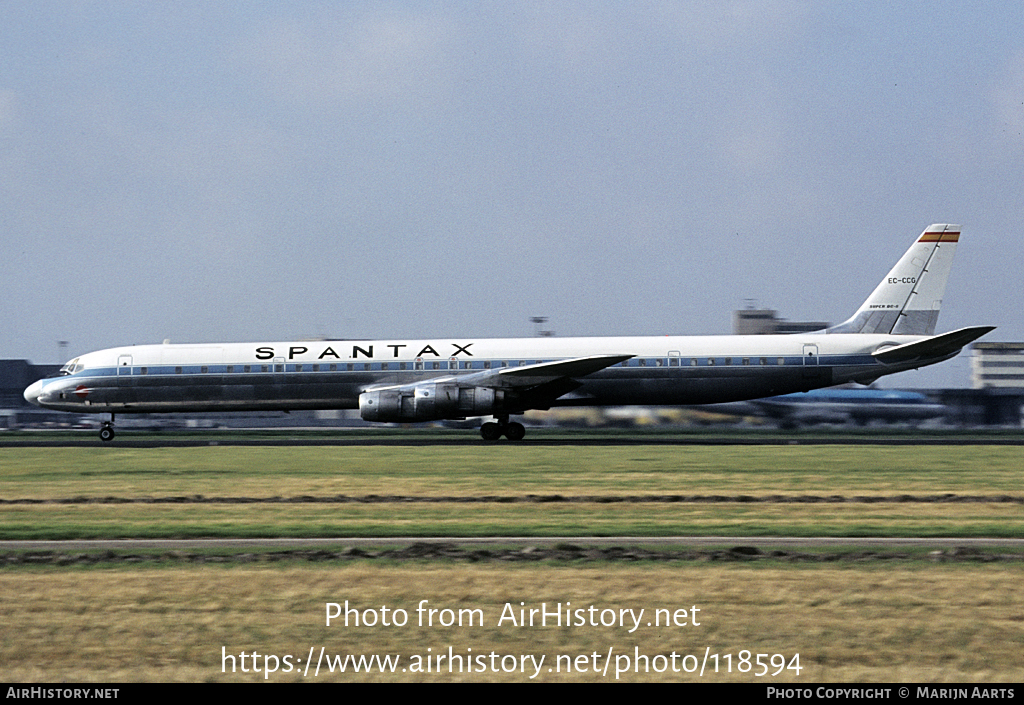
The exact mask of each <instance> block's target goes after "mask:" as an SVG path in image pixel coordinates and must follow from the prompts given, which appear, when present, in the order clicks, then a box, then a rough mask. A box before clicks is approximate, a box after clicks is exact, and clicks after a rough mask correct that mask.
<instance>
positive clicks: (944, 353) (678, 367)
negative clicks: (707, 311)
mask: <svg viewBox="0 0 1024 705" xmlns="http://www.w3.org/2000/svg"><path fill="white" fill-rule="evenodd" d="M959 239H960V226H958V225H949V224H935V225H931V226H929V227H928V228H927V229H925V231H924V232H923V233H922V234H921V235H920V236H919V237H918V238H917V239H916V240H915V241H914V243H913V244H912V245H911V246H910V249H909V250H907V252H906V254H904V255H903V257H902V258H900V260H899V261H898V262H897V263H896V265H895V266H894V267H893V268H892V270H891V271H890V272H889V274H888V275H887V276H886V277H885V278H884V279H882V281H881V283H879V284H878V286H877V287H876V288H875V290H874V291H873V292H872V294H871V295H870V296H869V297H868V298H867V300H866V301H865V302H864V303H863V304H862V305H861V307H860V308H859V309H857V311H856V312H855V313H854V314H853V316H851V317H850V318H849V319H848V320H846V321H844V322H843V323H840V324H838V325H835V326H832V327H830V328H826V329H823V330H820V331H816V332H813V333H794V334H787V335H726V336H658V337H593V338H507V339H501V338H492V339H473V338H432V339H427V340H407V339H404V338H399V339H381V340H370V341H363V340H324V341H315V342H313V341H299V342H277V343H224V344H194V345H187V344H175V345H171V344H169V343H165V344H163V345H138V346H130V347H120V348H111V349H108V350H100V351H98V352H91V353H88V354H85V355H81V356H79V357H76V358H74V359H73V360H71V361H70V362H68V363H67V364H66V365H64V366H63V367H62V368H61V370H60V373H59V375H58V376H57V377H53V378H48V379H43V380H39V381H37V382H35V383H34V384H32V385H30V386H29V387H28V388H27V389H26V390H25V393H24V396H25V399H26V400H28V401H29V402H31V403H32V404H35V405H37V406H41V407H44V408H47V409H57V410H61V411H72V412H80V413H81V412H90V413H109V414H110V421H108V422H105V423H104V424H103V426H102V428H101V429H100V438H101V439H102V440H103V441H110V440H112V439H113V438H114V420H115V414H119V413H122V414H124V413H129V414H130V413H153V412H158V413H166V412H204V411H269V410H283V411H289V410H298V409H359V413H360V416H361V417H362V418H363V419H365V420H366V421H373V422H418V421H440V420H456V419H466V418H469V417H478V416H493V417H494V420H493V421H488V422H486V423H484V424H483V425H482V426H481V427H480V435H481V437H482V438H483V439H484V440H486V441H496V440H498V439H500V438H501V437H502V436H504V437H505V438H507V439H508V440H509V441H520V440H522V439H523V437H524V436H525V435H526V429H525V428H524V426H523V425H522V424H521V423H518V422H515V421H511V420H510V417H511V416H514V415H519V414H523V413H525V412H526V411H527V410H530V409H548V408H551V407H552V406H624V405H636V404H643V405H676V406H678V405H689V404H714V403H719V402H733V401H743V400H748V399H758V398H763V397H771V396H778V395H782V394H790V393H793V392H806V391H809V390H811V389H818V388H822V387H830V386H833V385H838V384H845V383H849V382H859V383H861V384H870V383H871V382H873V381H875V380H876V379H878V378H879V377H882V376H884V375H889V374H893V373H896V372H902V371H905V370H911V369H916V368H919V367H923V366H925V365H932V364H935V363H937V362H942V361H944V360H948V359H950V358H952V357H954V356H956V355H957V354H958V353H959V352H960V350H961V349H962V348H963V347H964V346H965V345H967V344H968V343H970V342H972V341H974V340H976V339H977V338H979V337H981V336H982V335H985V334H986V333H988V332H989V331H991V330H994V326H973V327H968V328H961V329H958V330H954V331H951V332H948V333H943V334H941V335H935V325H936V322H937V320H938V315H939V306H940V304H941V300H942V295H943V292H944V290H945V287H946V280H947V278H948V277H949V272H950V268H951V266H952V260H953V253H954V251H955V250H956V245H957V243H958V242H959Z"/></svg>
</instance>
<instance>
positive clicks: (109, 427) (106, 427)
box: [100, 414, 114, 443]
mask: <svg viewBox="0 0 1024 705" xmlns="http://www.w3.org/2000/svg"><path fill="white" fill-rule="evenodd" d="M100 440H101V441H103V442H104V443H109V442H110V441H112V440H114V415H113V414H111V415H110V421H104V422H103V426H102V427H101V428H100Z"/></svg>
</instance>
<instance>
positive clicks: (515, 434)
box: [505, 421, 526, 441]
mask: <svg viewBox="0 0 1024 705" xmlns="http://www.w3.org/2000/svg"><path fill="white" fill-rule="evenodd" d="M525 435H526V427H525V426H523V425H522V424H521V423H516V422H515V421H513V422H512V423H510V424H509V425H507V426H506V427H505V438H507V439H509V440H510V441H521V440H523V437H524V436H525Z"/></svg>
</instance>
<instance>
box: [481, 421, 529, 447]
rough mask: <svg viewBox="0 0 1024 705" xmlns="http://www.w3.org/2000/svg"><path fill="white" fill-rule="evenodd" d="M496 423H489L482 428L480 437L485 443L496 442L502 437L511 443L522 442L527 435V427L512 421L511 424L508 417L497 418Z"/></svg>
mask: <svg viewBox="0 0 1024 705" xmlns="http://www.w3.org/2000/svg"><path fill="white" fill-rule="evenodd" d="M495 419H496V421H497V422H495V421H488V422H487V423H485V424H484V425H483V426H481V427H480V437H481V438H483V439H484V440H485V441H496V440H498V439H499V438H501V437H502V436H504V437H505V438H507V439H509V440H510V441H521V440H523V437H524V436H525V435H526V427H525V426H523V425H522V424H521V423H516V422H515V421H512V422H511V423H509V420H508V416H497V417H495Z"/></svg>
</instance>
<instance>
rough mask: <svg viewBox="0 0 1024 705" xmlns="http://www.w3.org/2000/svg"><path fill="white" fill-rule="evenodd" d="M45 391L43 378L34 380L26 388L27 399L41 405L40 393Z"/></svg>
mask: <svg viewBox="0 0 1024 705" xmlns="http://www.w3.org/2000/svg"><path fill="white" fill-rule="evenodd" d="M42 393H43V380H39V381H37V382H33V383H32V384H30V385H28V389H26V390H25V401H27V402H29V403H31V404H35V405H36V406H39V395H40V394H42Z"/></svg>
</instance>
